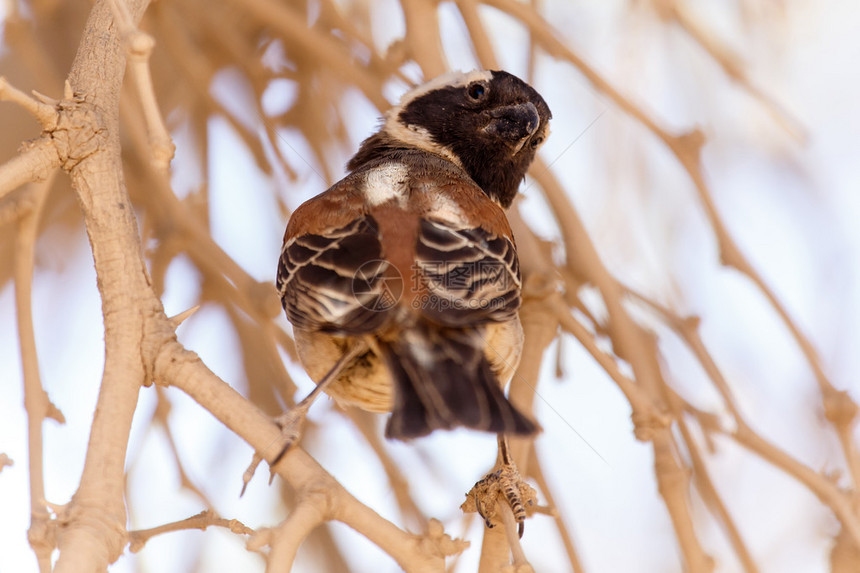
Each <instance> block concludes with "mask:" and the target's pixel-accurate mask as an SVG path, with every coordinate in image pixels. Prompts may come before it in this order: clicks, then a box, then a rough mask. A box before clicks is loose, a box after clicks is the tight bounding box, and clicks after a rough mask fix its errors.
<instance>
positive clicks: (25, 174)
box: [0, 138, 60, 201]
mask: <svg viewBox="0 0 860 573" xmlns="http://www.w3.org/2000/svg"><path fill="white" fill-rule="evenodd" d="M59 166H60V156H59V155H58V154H57V149H56V147H55V146H54V144H53V142H52V141H51V140H50V139H47V138H41V139H37V140H36V141H35V143H27V144H24V146H23V147H22V150H21V152H20V153H19V154H18V155H16V156H15V157H14V158H12V159H10V160H9V161H7V162H6V163H4V164H2V165H0V201H2V200H3V198H4V197H5V196H6V195H7V194H8V193H10V192H11V191H14V190H15V189H17V188H18V187H20V186H21V185H23V184H24V183H31V182H33V183H35V182H38V181H44V180H45V178H47V177H48V175H49V174H50V173H51V171H53V170H54V169H56V168H57V167H59Z"/></svg>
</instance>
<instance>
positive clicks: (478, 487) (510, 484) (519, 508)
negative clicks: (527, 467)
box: [460, 464, 537, 537]
mask: <svg viewBox="0 0 860 573" xmlns="http://www.w3.org/2000/svg"><path fill="white" fill-rule="evenodd" d="M536 501H537V493H536V492H535V489H534V488H533V487H532V486H530V485H529V484H528V483H526V481H525V480H524V479H523V478H522V477H521V476H520V472H519V471H518V470H517V467H516V466H515V465H514V464H503V465H502V467H501V468H499V469H498V470H496V471H494V472H492V473H489V474H487V475H486V476H484V477H483V478H482V479H481V480H480V481H478V483H476V484H475V485H474V486H473V487H472V489H471V490H470V491H469V493H467V494H466V501H465V502H463V505H461V506H460V509H462V510H463V511H465V512H472V511H475V512H477V513H478V515H480V516H481V518H483V520H484V523H485V524H486V526H487V527H488V528H490V529H492V528H493V527H495V526H496V523H498V519H497V517H496V516H497V513H498V509H497V507H498V503H507V504H508V505H509V506H510V508H511V511H512V512H513V514H514V519H515V520H516V522H517V530H518V531H517V533H518V534H519V536H520V537H522V536H523V530H524V524H525V519H526V517H527V516H528V515H531V514H532V513H533V512H534V506H535V502H536Z"/></svg>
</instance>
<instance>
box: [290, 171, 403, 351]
mask: <svg viewBox="0 0 860 573" xmlns="http://www.w3.org/2000/svg"><path fill="white" fill-rule="evenodd" d="M338 195H340V197H338ZM392 271H393V269H392V268H391V265H390V263H389V262H388V261H386V260H385V259H384V257H383V255H382V244H381V241H380V233H379V226H378V224H377V222H376V220H375V219H374V218H373V216H371V215H369V214H367V213H364V212H362V210H361V209H360V206H359V205H358V202H357V201H356V200H355V197H352V196H351V193H350V191H349V189H346V190H343V189H338V188H337V187H335V188H333V189H332V190H330V191H329V192H327V193H325V194H323V195H320V196H319V197H317V198H316V199H313V200H311V201H309V202H307V203H305V204H304V205H302V206H301V207H300V208H299V209H298V210H296V212H295V213H294V214H293V216H292V218H291V219H290V225H289V226H288V227H287V232H286V235H285V237H284V246H283V248H282V250H281V257H280V260H279V262H278V275H277V283H276V284H277V288H278V292H279V294H280V296H281V302H282V304H283V305H284V310H285V311H286V313H287V318H288V319H289V320H290V322H291V323H293V325H294V326H296V327H298V328H304V329H307V330H316V331H326V332H331V333H333V334H334V333H342V334H359V333H364V332H371V331H373V330H375V329H376V328H378V327H379V326H380V325H381V324H382V323H383V322H385V320H386V319H387V317H388V310H390V309H391V308H392V306H393V302H392V301H393V300H394V299H396V298H397V297H398V296H399V295H398V293H396V292H392V291H393V290H394V289H396V287H397V285H396V284H392V281H391V280H389V279H391V278H392V277H391V276H390V275H391V273H392ZM393 278H394V279H398V278H399V275H397V276H395V277H393ZM401 282H402V280H401ZM394 302H396V301H394Z"/></svg>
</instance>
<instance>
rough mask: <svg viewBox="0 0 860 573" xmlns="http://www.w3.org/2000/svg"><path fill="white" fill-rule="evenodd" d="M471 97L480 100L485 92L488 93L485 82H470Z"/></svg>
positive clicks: (469, 92) (469, 91)
mask: <svg viewBox="0 0 860 573" xmlns="http://www.w3.org/2000/svg"><path fill="white" fill-rule="evenodd" d="M467 93H468V94H469V97H470V98H472V99H473V100H475V101H478V100H480V99H481V98H483V97H484V94H486V93H487V88H486V87H484V84H482V83H480V82H474V83H471V84H469V88H468V90H467Z"/></svg>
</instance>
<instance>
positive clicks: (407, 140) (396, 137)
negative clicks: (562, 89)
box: [348, 71, 552, 207]
mask: <svg viewBox="0 0 860 573" xmlns="http://www.w3.org/2000/svg"><path fill="white" fill-rule="evenodd" d="M551 117H552V113H551V112H550V110H549V107H548V106H547V104H546V102H545V101H544V100H543V98H542V97H541V96H540V94H539V93H537V92H536V91H535V90H534V88H532V87H531V86H529V85H528V84H527V83H525V82H523V81H522V80H520V79H519V78H517V77H515V76H512V75H511V74H509V73H507V72H502V71H475V72H469V73H466V74H464V73H452V74H446V75H444V76H440V77H438V78H436V79H434V80H431V81H430V82H427V83H426V84H424V85H421V86H419V87H417V88H415V89H413V90H412V91H410V92H408V93H406V94H405V95H404V96H403V98H402V99H401V101H400V104H399V105H397V106H396V107H394V108H392V109H391V110H390V111H389V112H388V113H387V114H386V116H385V124H384V125H383V126H382V129H380V131H379V132H378V133H377V134H375V135H374V136H372V137H370V138H368V139H367V140H365V142H364V143H362V146H361V149H360V150H359V152H358V153H357V154H356V156H355V157H353V159H352V160H351V161H350V163H349V165H348V168H349V169H350V170H353V169H356V168H358V167H360V166H361V165H362V164H363V163H364V162H365V161H367V160H369V159H371V158H373V157H378V156H379V152H380V151H382V150H383V149H387V150H392V149H397V148H401V149H402V148H403V147H417V148H419V149H423V150H425V151H429V152H431V153H435V154H437V155H441V156H443V157H445V158H446V159H448V160H449V161H452V162H453V163H455V164H457V165H458V166H460V167H462V168H463V169H464V170H465V171H466V173H468V175H469V176H470V177H471V178H472V179H473V180H474V181H475V182H476V183H477V184H478V185H479V186H480V187H481V189H483V191H484V193H486V194H487V195H488V196H489V197H490V198H491V199H493V200H494V201H496V202H498V203H499V204H500V205H502V206H503V207H508V206H509V205H510V204H511V202H512V201H513V199H514V196H515V195H516V194H517V189H518V187H519V184H520V182H521V181H522V180H523V177H525V174H526V171H527V170H528V167H529V165H530V164H531V162H532V160H533V159H534V156H535V152H536V151H537V149H538V147H539V146H540V145H541V143H543V141H544V139H546V137H547V135H548V134H549V120H550V118H551Z"/></svg>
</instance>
